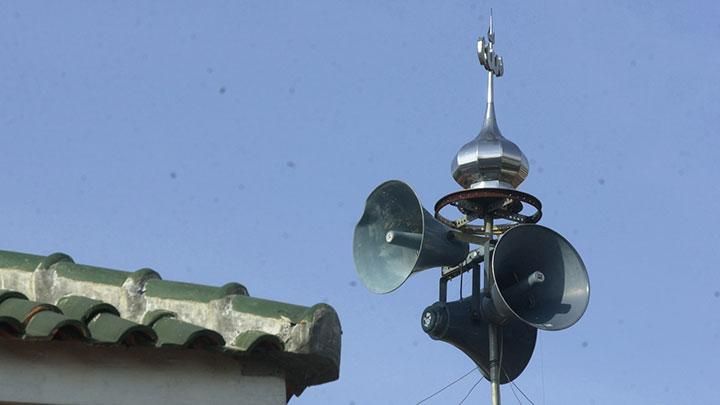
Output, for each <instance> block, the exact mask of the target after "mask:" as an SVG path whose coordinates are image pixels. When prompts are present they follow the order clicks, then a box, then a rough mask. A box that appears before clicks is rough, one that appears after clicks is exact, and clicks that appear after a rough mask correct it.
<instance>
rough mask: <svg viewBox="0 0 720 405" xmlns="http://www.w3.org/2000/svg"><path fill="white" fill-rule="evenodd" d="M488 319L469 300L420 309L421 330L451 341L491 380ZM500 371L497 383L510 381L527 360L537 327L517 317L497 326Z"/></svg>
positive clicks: (531, 349)
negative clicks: (480, 316)
mask: <svg viewBox="0 0 720 405" xmlns="http://www.w3.org/2000/svg"><path fill="white" fill-rule="evenodd" d="M488 325H489V322H488V321H487V320H485V319H482V318H479V317H476V316H473V308H472V299H468V298H466V299H464V300H460V301H453V302H447V303H445V302H436V303H434V304H433V305H431V306H429V307H427V308H426V309H425V311H423V314H422V318H421V326H422V328H423V331H425V333H427V334H428V335H430V337H431V338H433V339H435V340H440V341H443V342H446V343H450V344H451V345H453V346H455V347H456V348H458V349H460V350H461V351H462V352H463V353H465V354H466V355H467V356H468V357H470V358H471V359H472V360H473V361H474V362H475V364H477V366H478V368H479V369H480V371H481V372H482V374H483V376H485V378H487V379H490V349H489V339H488ZM499 333H500V336H498V338H499V340H500V341H501V342H502V343H501V344H500V358H501V359H502V361H501V364H500V365H501V372H500V384H505V383H508V382H510V381H513V380H514V379H515V378H517V377H518V376H519V375H520V373H522V372H523V370H525V367H526V366H527V365H528V363H529V362H530V358H531V357H532V354H533V351H534V350H535V341H536V339H537V329H536V328H534V327H532V326H530V325H528V324H526V323H525V322H522V321H520V320H517V319H510V320H508V321H507V322H506V324H505V325H503V327H502V328H500V329H499Z"/></svg>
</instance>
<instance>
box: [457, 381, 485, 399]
mask: <svg viewBox="0 0 720 405" xmlns="http://www.w3.org/2000/svg"><path fill="white" fill-rule="evenodd" d="M482 380H483V379H482V377H481V378H480V379H479V380H477V382H476V383H475V384H473V386H472V387H470V391H468V393H467V394H465V398H463V399H462V401H460V403H459V404H458V405H462V404H463V402H465V400H466V399H468V397H469V396H470V394H471V393H472V392H473V390H474V389H475V387H477V385H478V384H480V381H482Z"/></svg>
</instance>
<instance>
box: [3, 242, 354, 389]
mask: <svg viewBox="0 0 720 405" xmlns="http://www.w3.org/2000/svg"><path fill="white" fill-rule="evenodd" d="M340 335H341V329H340V321H339V319H338V316H337V313H336V312H335V310H334V309H333V308H332V307H330V306H329V305H326V304H317V305H314V306H312V307H304V306H299V305H292V304H286V303H282V302H276V301H270V300H264V299H260V298H255V297H250V296H249V294H248V291H247V289H246V288H245V287H244V286H243V285H241V284H238V283H228V284H225V285H223V286H221V287H211V286H206V285H200V284H190V283H182V282H175V281H166V280H162V278H161V277H160V275H159V274H158V273H157V272H155V271H154V270H152V269H148V268H144V269H140V270H137V271H134V272H127V271H119V270H111V269H106V268H101V267H94V266H87V265H82V264H76V263H75V262H74V261H73V259H72V258H71V257H70V256H68V255H66V254H63V253H55V254H52V255H49V256H37V255H31V254H24V253H16V252H8V251H2V250H0V344H2V342H1V339H13V338H20V339H24V340H29V341H32V340H44V341H47V340H79V341H82V342H85V343H87V344H93V345H127V346H155V347H158V348H160V349H161V348H166V347H174V348H181V349H187V350H198V349H201V350H211V351H221V352H223V353H226V354H227V355H229V356H238V357H243V356H250V357H253V358H258V357H261V358H263V359H264V360H267V361H270V362H273V363H275V364H277V365H279V366H280V367H281V368H282V369H283V370H285V376H286V381H287V389H288V398H289V397H290V396H291V395H292V394H295V395H299V394H300V393H302V391H303V390H304V389H305V387H307V386H311V385H317V384H322V383H325V382H329V381H333V380H336V379H337V378H338V375H339V365H340Z"/></svg>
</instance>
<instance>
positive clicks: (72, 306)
mask: <svg viewBox="0 0 720 405" xmlns="http://www.w3.org/2000/svg"><path fill="white" fill-rule="evenodd" d="M57 306H58V308H60V310H61V311H62V312H63V314H65V315H67V316H69V317H70V318H74V319H77V320H79V321H82V322H83V323H85V324H87V323H88V322H90V320H92V319H93V318H94V317H95V316H96V315H97V314H99V313H110V314H113V315H116V316H120V312H118V310H117V309H116V308H115V307H114V306H112V305H110V304H108V303H105V302H102V301H99V300H94V299H92V298H88V297H83V296H80V295H67V296H65V297H62V298H60V299H59V300H58V302H57Z"/></svg>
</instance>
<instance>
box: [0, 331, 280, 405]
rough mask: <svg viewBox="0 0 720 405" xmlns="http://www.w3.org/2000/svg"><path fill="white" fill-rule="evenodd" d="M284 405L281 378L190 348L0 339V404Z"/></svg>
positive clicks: (273, 372)
mask: <svg viewBox="0 0 720 405" xmlns="http://www.w3.org/2000/svg"><path fill="white" fill-rule="evenodd" d="M4 401H8V402H14V401H17V402H30V403H42V404H151V403H159V404H163V403H164V404H203V403H208V404H210V403H211V404H247V405H279V404H285V379H284V377H283V375H282V373H281V372H280V371H279V370H277V369H275V368H273V367H270V366H267V365H263V364H260V363H249V362H241V361H239V360H237V359H233V358H231V357H229V356H227V355H224V354H221V353H211V352H207V351H202V350H190V349H157V348H142V347H131V348H126V347H107V346H91V345H88V344H83V343H79V342H25V341H18V340H9V339H0V402H4Z"/></svg>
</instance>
